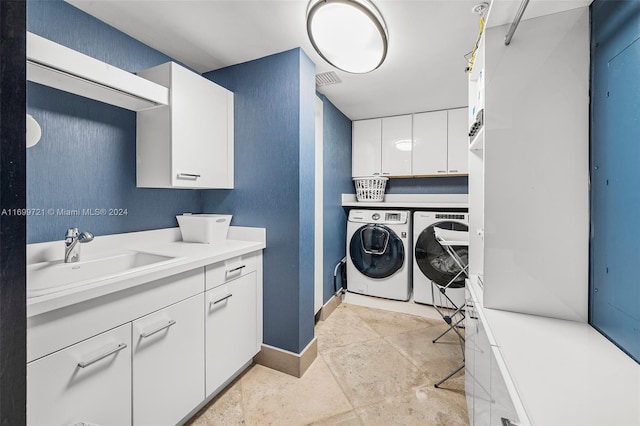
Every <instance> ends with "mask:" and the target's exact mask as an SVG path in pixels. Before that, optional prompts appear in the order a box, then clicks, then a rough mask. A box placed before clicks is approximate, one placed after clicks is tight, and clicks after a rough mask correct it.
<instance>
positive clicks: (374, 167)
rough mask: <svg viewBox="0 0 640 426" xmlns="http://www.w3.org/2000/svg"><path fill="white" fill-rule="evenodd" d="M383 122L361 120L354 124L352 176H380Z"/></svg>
mask: <svg viewBox="0 0 640 426" xmlns="http://www.w3.org/2000/svg"><path fill="white" fill-rule="evenodd" d="M381 136H382V120H381V119H380V118H375V119H372V120H359V121H354V122H353V138H352V146H351V147H352V150H351V176H353V177H363V176H379V175H380V165H381V162H380V145H381Z"/></svg>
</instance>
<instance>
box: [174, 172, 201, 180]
mask: <svg viewBox="0 0 640 426" xmlns="http://www.w3.org/2000/svg"><path fill="white" fill-rule="evenodd" d="M199 177H200V175H198V174H195V173H178V179H193V180H197V179H198V178H199Z"/></svg>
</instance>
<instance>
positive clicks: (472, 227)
mask: <svg viewBox="0 0 640 426" xmlns="http://www.w3.org/2000/svg"><path fill="white" fill-rule="evenodd" d="M484 59H485V33H484V32H483V34H482V36H481V38H480V42H479V43H478V49H477V50H476V53H475V62H474V65H473V68H472V69H471V72H470V73H469V116H468V119H469V123H468V124H469V125H468V128H469V129H470V128H471V127H472V125H473V123H474V121H475V118H476V114H477V113H478V111H480V110H484V102H485V94H484V92H485V87H484V84H485V80H486V72H485V69H484V65H485V60H484ZM484 139H485V129H484V125H483V126H482V128H481V129H480V130H479V131H478V132H477V133H476V134H475V135H474V136H472V137H470V139H469V273H470V274H473V275H479V276H482V275H483V273H484Z"/></svg>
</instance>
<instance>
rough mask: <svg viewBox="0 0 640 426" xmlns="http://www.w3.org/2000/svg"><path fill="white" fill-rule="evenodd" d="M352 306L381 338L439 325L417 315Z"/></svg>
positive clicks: (434, 321)
mask: <svg viewBox="0 0 640 426" xmlns="http://www.w3.org/2000/svg"><path fill="white" fill-rule="evenodd" d="M350 306H351V309H352V310H353V312H355V313H356V315H358V316H359V317H360V318H362V320H363V321H364V322H366V323H367V325H368V326H369V327H371V328H372V329H373V330H374V331H375V332H376V333H378V334H379V335H381V336H390V335H393V334H399V333H406V332H407V331H411V330H416V329H419V328H425V327H430V326H432V325H434V324H437V323H438V321H437V320H432V319H427V318H423V317H419V316H416V315H407V314H401V313H398V312H391V311H384V310H382V309H373V308H366V307H363V306H357V305H350Z"/></svg>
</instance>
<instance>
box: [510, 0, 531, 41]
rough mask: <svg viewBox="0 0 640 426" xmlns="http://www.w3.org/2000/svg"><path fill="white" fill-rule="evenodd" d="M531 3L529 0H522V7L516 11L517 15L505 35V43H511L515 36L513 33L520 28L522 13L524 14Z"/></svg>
mask: <svg viewBox="0 0 640 426" xmlns="http://www.w3.org/2000/svg"><path fill="white" fill-rule="evenodd" d="M528 4H529V0H522V3H520V8H519V9H518V12H517V13H516V17H515V18H514V19H513V22H512V23H511V26H510V27H509V31H507V35H506V36H504V45H505V46H508V45H509V44H510V43H511V39H512V38H513V34H514V33H515V32H516V29H517V28H518V24H520V20H521V19H522V15H524V11H525V9H526V8H527V5H528Z"/></svg>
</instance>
